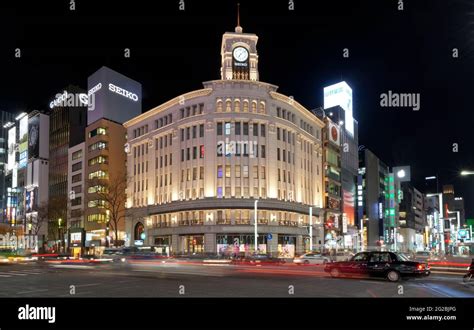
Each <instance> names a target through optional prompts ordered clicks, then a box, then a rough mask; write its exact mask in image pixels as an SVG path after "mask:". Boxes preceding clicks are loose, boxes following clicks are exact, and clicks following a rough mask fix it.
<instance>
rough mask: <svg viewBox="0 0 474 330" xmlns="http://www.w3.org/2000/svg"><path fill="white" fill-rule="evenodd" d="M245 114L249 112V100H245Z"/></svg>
mask: <svg viewBox="0 0 474 330" xmlns="http://www.w3.org/2000/svg"><path fill="white" fill-rule="evenodd" d="M244 112H249V100H244Z"/></svg>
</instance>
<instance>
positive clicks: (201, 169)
mask: <svg viewBox="0 0 474 330" xmlns="http://www.w3.org/2000/svg"><path fill="white" fill-rule="evenodd" d="M199 179H201V180H202V179H204V166H201V167H199Z"/></svg>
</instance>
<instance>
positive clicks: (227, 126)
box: [225, 122, 231, 135]
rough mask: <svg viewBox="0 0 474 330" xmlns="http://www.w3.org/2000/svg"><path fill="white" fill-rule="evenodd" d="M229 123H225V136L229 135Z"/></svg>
mask: <svg viewBox="0 0 474 330" xmlns="http://www.w3.org/2000/svg"><path fill="white" fill-rule="evenodd" d="M230 128H231V123H229V122H227V123H225V135H230Z"/></svg>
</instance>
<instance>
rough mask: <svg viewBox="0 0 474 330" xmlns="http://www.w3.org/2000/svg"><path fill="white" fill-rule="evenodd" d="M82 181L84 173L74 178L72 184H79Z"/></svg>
mask: <svg viewBox="0 0 474 330" xmlns="http://www.w3.org/2000/svg"><path fill="white" fill-rule="evenodd" d="M81 180H82V173H79V174H76V175H73V176H72V183H75V182H79V181H81Z"/></svg>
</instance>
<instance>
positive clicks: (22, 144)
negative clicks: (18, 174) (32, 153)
mask: <svg viewBox="0 0 474 330" xmlns="http://www.w3.org/2000/svg"><path fill="white" fill-rule="evenodd" d="M19 126H20V130H19V131H20V136H19V138H18V145H19V146H18V152H19V154H20V157H19V161H18V168H23V167H26V164H27V163H28V116H23V117H22V118H21V119H20V125H19Z"/></svg>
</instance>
